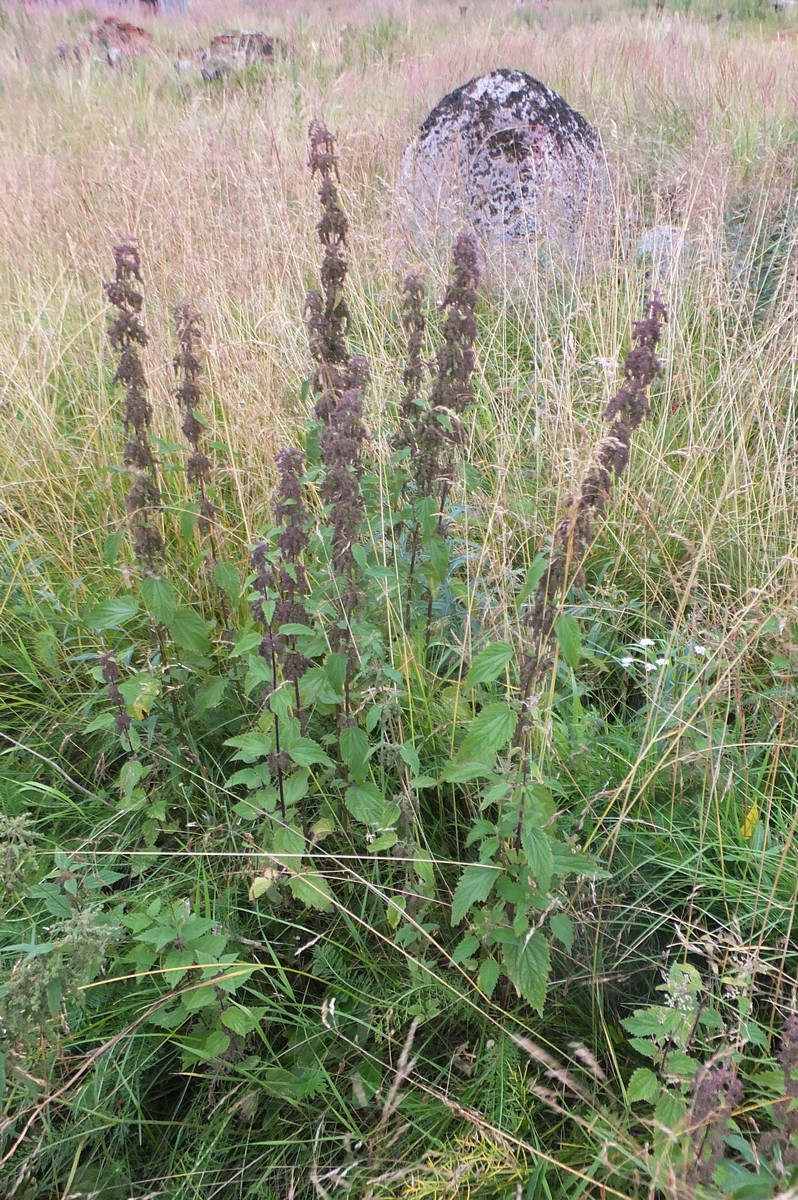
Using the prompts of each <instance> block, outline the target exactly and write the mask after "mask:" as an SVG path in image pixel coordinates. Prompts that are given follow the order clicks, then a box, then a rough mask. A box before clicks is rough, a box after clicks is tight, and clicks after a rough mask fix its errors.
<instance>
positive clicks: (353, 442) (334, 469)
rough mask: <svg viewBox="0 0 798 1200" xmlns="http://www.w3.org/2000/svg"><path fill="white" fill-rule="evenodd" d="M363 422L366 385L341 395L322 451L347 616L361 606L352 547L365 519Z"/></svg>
mask: <svg viewBox="0 0 798 1200" xmlns="http://www.w3.org/2000/svg"><path fill="white" fill-rule="evenodd" d="M367 436H368V434H367V431H366V426H365V424H364V422H363V388H362V387H358V386H353V387H350V388H348V389H347V390H346V391H345V392H344V393H343V394H342V395H341V397H340V399H339V401H338V403H337V405H336V406H335V408H334V410H333V412H332V413H331V415H330V419H329V424H328V425H327V428H326V429H325V430H324V432H323V434H322V441H321V452H322V458H323V459H324V464H325V467H326V471H325V475H324V479H323V481H322V484H321V489H320V490H321V497H322V499H323V500H324V503H325V505H327V506H328V509H329V517H330V524H331V526H332V536H331V547H332V567H333V571H334V573H335V577H336V581H337V586H338V600H339V604H340V606H341V608H342V610H343V612H344V615H346V614H351V613H352V612H353V611H354V609H355V608H356V607H357V605H358V600H359V597H358V590H357V587H356V584H355V574H354V573H355V558H354V554H353V550H352V547H353V545H354V543H355V541H356V540H357V537H358V535H359V533H360V525H361V521H362V518H363V494H362V492H361V489H360V481H361V478H362V475H363V458H362V450H363V447H364V445H365V443H366V439H367Z"/></svg>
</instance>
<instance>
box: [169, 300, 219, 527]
mask: <svg viewBox="0 0 798 1200" xmlns="http://www.w3.org/2000/svg"><path fill="white" fill-rule="evenodd" d="M175 317H176V324H177V347H178V349H177V353H176V354H175V356H174V359H173V363H174V368H175V374H176V375H177V378H178V380H179V384H178V387H177V390H176V391H175V398H176V400H177V402H178V404H179V406H180V411H181V413H182V415H183V422H182V424H181V426H180V428H181V431H182V433H183V436H184V437H185V439H186V441H187V442H188V444H189V447H190V451H189V456H188V459H187V461H186V478H187V479H188V482H189V484H190V485H191V486H192V487H196V488H197V491H198V493H199V521H198V523H199V528H200V532H201V533H203V534H205V533H209V532H210V530H211V525H212V523H213V521H214V519H215V517H216V506H215V505H214V504H213V503H212V502H211V501H210V500H209V499H208V494H207V485H208V483H209V482H210V478H211V460H210V459H209V458H208V456H207V455H206V454H204V453H203V451H202V450H200V448H199V442H200V437H201V436H202V424H201V422H200V421H199V419H198V417H197V411H198V409H199V402H200V399H201V387H200V377H201V375H202V364H201V362H200V359H199V352H200V348H201V345H202V323H201V321H200V317H199V314H198V313H196V312H195V311H194V310H193V309H192V308H191V306H190V305H189V304H186V303H183V304H179V305H178V306H177V308H176V309H175Z"/></svg>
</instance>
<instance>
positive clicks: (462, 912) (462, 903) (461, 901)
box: [452, 863, 499, 925]
mask: <svg viewBox="0 0 798 1200" xmlns="http://www.w3.org/2000/svg"><path fill="white" fill-rule="evenodd" d="M498 878H499V872H498V871H497V870H496V868H495V867H489V866H483V865H482V864H481V863H474V864H472V865H471V866H468V867H466V868H465V870H464V871H463V874H462V875H461V876H460V882H459V883H458V885H457V888H456V889H455V893H454V897H453V899H452V924H453V925H459V924H460V922H461V921H462V920H463V918H464V917H465V916H466V915H467V914H468V912H469V911H470V909H471V908H472V907H473V906H474V905H475V904H481V903H482V902H483V901H485V900H487V898H488V896H489V895H490V894H491V892H492V890H493V888H494V885H495V884H496V880H497V879H498Z"/></svg>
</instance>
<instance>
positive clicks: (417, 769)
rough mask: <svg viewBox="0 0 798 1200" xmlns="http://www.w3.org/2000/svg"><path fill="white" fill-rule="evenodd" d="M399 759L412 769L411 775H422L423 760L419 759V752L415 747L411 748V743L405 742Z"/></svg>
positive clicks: (400, 749)
mask: <svg viewBox="0 0 798 1200" xmlns="http://www.w3.org/2000/svg"><path fill="white" fill-rule="evenodd" d="M399 757H400V758H401V760H402V762H403V763H405V764H406V765H407V766H408V767H409V768H410V773H411V775H415V776H418V775H420V774H421V760H420V758H419V757H418V751H417V750H416V748H415V746H411V744H410V743H409V742H405V743H404V744H403V745H402V746H400V747H399Z"/></svg>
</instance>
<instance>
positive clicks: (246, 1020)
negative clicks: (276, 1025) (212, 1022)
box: [221, 1006, 258, 1037]
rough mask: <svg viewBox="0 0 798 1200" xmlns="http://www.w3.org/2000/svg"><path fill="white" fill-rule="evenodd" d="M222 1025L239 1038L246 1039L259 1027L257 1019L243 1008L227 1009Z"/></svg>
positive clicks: (224, 1012)
mask: <svg viewBox="0 0 798 1200" xmlns="http://www.w3.org/2000/svg"><path fill="white" fill-rule="evenodd" d="M221 1021H222V1024H223V1025H224V1026H225V1027H226V1028H227V1029H229V1030H231V1031H232V1032H233V1033H237V1034H238V1036H239V1037H246V1036H247V1034H249V1033H252V1030H253V1029H255V1028H256V1027H257V1024H258V1022H257V1018H255V1017H253V1016H252V1014H251V1013H248V1012H245V1011H244V1009H241V1008H233V1007H232V1006H230V1007H229V1008H225V1009H224V1010H223V1011H222V1016H221Z"/></svg>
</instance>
